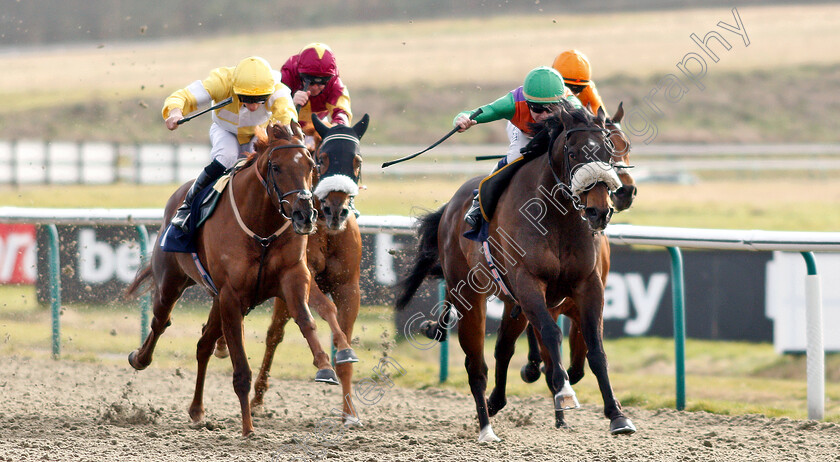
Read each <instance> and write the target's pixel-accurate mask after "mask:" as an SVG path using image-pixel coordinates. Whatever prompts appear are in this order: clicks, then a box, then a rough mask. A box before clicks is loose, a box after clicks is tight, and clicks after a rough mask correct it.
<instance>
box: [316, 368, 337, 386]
mask: <svg viewBox="0 0 840 462" xmlns="http://www.w3.org/2000/svg"><path fill="white" fill-rule="evenodd" d="M315 381H316V382H323V383H328V384H330V385H340V384H341V382H339V381H338V376H337V375H335V371H334V370H332V369H319V370H318V372H316V373H315Z"/></svg>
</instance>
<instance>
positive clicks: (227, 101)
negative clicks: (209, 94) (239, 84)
mask: <svg viewBox="0 0 840 462" xmlns="http://www.w3.org/2000/svg"><path fill="white" fill-rule="evenodd" d="M232 102H233V96H229V97H227V99H223V100H221V101H219V102H218V103H216V104H214V105H212V106H210V107H208V108H207V109H205V110H203V111H201V112H196V113H195V114H192V115H190V116H187V117H184V118H183V119H181V120H179V121H178V122H177V124H178V125H181V124H182V123H184V122H189V121H190V120H193V119H195V118H196V117H198V116H200V115H202V114H205V113H208V112H210V111H212V110H214V109H219V108H220V107H223V106H227V105H228V104H230V103H232Z"/></svg>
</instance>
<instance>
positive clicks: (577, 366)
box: [568, 321, 586, 385]
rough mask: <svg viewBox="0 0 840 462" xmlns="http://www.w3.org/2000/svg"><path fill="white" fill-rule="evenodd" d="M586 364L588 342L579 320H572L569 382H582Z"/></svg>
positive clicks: (570, 327) (570, 328)
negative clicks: (585, 339)
mask: <svg viewBox="0 0 840 462" xmlns="http://www.w3.org/2000/svg"><path fill="white" fill-rule="evenodd" d="M585 364H586V342H585V341H584V339H583V334H581V332H580V327H579V326H578V323H577V322H574V321H572V322H571V324H570V326H569V369H568V373H569V383H571V384H572V385H574V384H576V383H578V382H580V379H582V378H583V376H584V371H585V368H584V367H583V366H584V365H585Z"/></svg>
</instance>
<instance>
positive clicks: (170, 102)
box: [161, 67, 234, 120]
mask: <svg viewBox="0 0 840 462" xmlns="http://www.w3.org/2000/svg"><path fill="white" fill-rule="evenodd" d="M233 69H234V68H232V67H220V68H218V69H213V70H212V71H210V75H209V76H208V77H207V78H206V79H204V80H203V81H202V80H196V81H195V82H193V83H191V84H189V85H187V87H185V88H182V89H180V90H178V91H176V92H174V93H172V94H171V95H169V97H168V98H166V100H165V101H164V103H163V110H162V111H161V113H162V115H163V118H164V120H165V119H166V118H167V117H169V111H171V110H172V109H175V108H180V109H181V112H183V113H184V115H188V114H189V113H191V112H195V111H196V110H198V109H199V108H200V107H202V106H209V105H210V103H211V102H213V101H222V100H223V99H225V98H227V97H228V96H231V95H232V94H233Z"/></svg>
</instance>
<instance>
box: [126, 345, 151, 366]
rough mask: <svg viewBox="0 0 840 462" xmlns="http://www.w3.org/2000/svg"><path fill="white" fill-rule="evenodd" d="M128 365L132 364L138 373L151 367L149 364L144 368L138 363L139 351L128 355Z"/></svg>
mask: <svg viewBox="0 0 840 462" xmlns="http://www.w3.org/2000/svg"><path fill="white" fill-rule="evenodd" d="M128 364H131V367H133V368H134V369H135V370H138V371H142V370H143V369H145V368H147V367H149V365H148V364H146V365H145V366H144V365H142V364H140V363H138V362H137V350H134V351H132V352H131V353H129V354H128Z"/></svg>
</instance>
